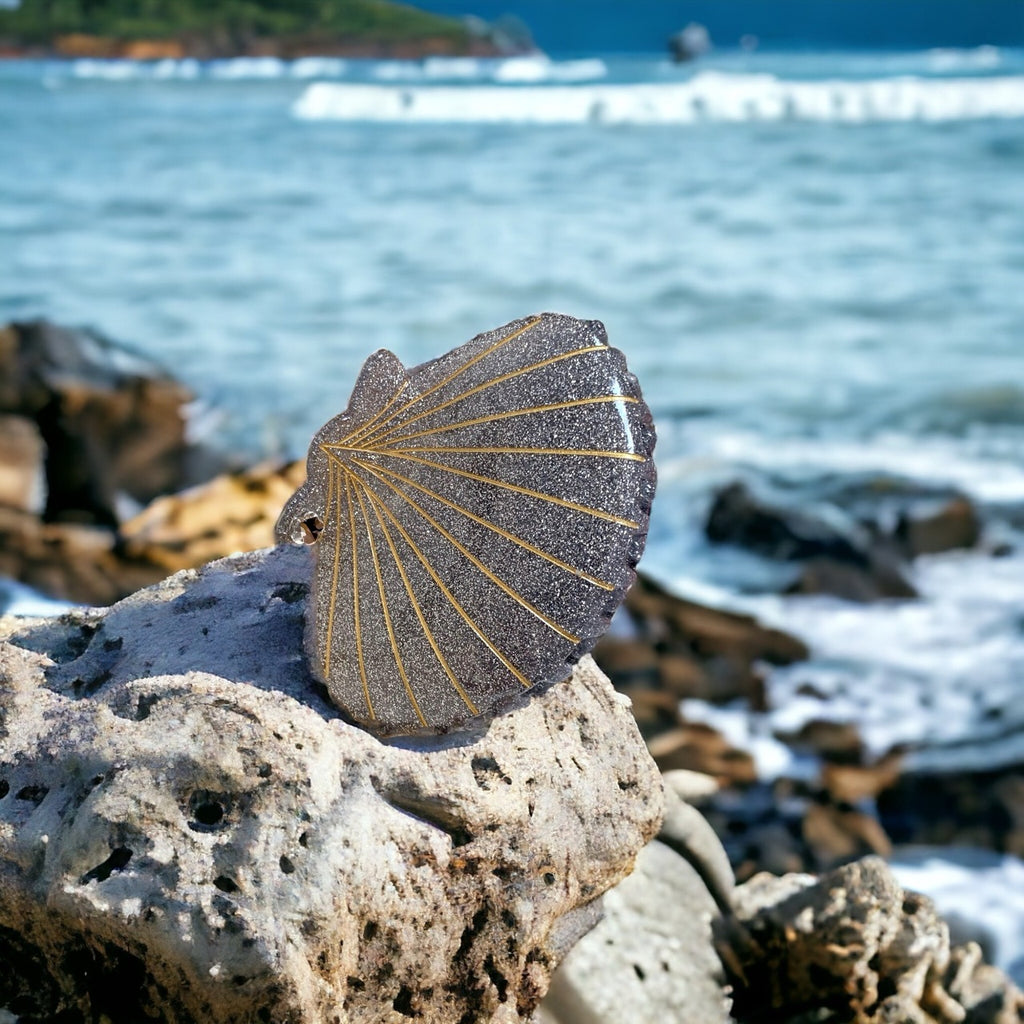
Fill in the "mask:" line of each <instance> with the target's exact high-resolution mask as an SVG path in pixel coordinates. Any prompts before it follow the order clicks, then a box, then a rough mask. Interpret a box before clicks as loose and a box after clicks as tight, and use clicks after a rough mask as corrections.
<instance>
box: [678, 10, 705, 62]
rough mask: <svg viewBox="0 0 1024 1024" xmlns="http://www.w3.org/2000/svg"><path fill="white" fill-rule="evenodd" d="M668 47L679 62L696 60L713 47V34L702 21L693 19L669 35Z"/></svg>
mask: <svg viewBox="0 0 1024 1024" xmlns="http://www.w3.org/2000/svg"><path fill="white" fill-rule="evenodd" d="M668 49H669V53H671V54H672V59H673V60H674V61H675V62H676V63H677V64H682V63H685V62H686V61H690V60H696V59H697V58H698V57H703V56H704V54H705V53H707V52H708V51H709V50H710V49H711V34H710V33H709V32H708V30H707V28H705V27H704V26H703V25H702V24H700V22H697V21H691V22H690V23H689V24H688V25H687V26H686V27H685V28H681V29H680V30H679V31H678V32H675V33H673V34H672V35H671V36H669V39H668Z"/></svg>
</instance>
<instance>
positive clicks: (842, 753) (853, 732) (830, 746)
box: [775, 718, 864, 764]
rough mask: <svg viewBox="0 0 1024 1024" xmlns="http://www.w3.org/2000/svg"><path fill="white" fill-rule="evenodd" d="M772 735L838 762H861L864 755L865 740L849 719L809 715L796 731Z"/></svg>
mask: <svg viewBox="0 0 1024 1024" xmlns="http://www.w3.org/2000/svg"><path fill="white" fill-rule="evenodd" d="M775 736H776V738H777V739H780V740H782V742H783V743H785V744H786V746H787V747H791V748H793V749H795V750H808V751H811V752H813V753H814V754H817V755H818V756H819V757H823V758H826V759H827V760H829V761H831V762H834V763H838V764H860V763H861V761H862V760H863V758H864V741H863V740H862V739H861V736H860V730H859V729H858V728H857V726H856V724H854V723H852V722H836V721H833V720H831V719H828V718H812V719H811V720H810V721H808V722H805V723H804V724H803V725H801V726H800V728H799V729H798V730H797V731H796V732H776V734H775Z"/></svg>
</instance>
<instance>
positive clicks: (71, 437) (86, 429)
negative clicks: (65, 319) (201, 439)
mask: <svg viewBox="0 0 1024 1024" xmlns="http://www.w3.org/2000/svg"><path fill="white" fill-rule="evenodd" d="M191 400H192V395H191V394H190V393H189V392H188V390H187V389H186V388H185V387H183V386H182V385H181V384H179V383H178V382H177V381H176V380H174V379H173V378H172V377H171V376H169V375H168V374H167V373H165V372H164V371H162V370H161V369H159V368H158V367H156V366H154V365H153V364H152V363H150V362H149V361H148V360H146V359H144V358H143V357H141V356H138V355H136V354H135V353H133V352H131V351H130V350H128V349H125V348H123V347H121V346H119V345H115V344H114V343H113V342H111V341H109V340H108V339H106V338H104V337H102V336H101V335H99V334H97V333H95V332H93V331H89V330H74V329H68V328H64V327H58V326H56V325H55V324H51V323H48V322H47V321H45V320H36V321H31V322H25V323H12V324H9V325H8V326H6V327H4V328H0V412H3V413H10V414H15V415H18V416H22V417H25V418H27V419H29V420H31V421H32V422H33V423H34V424H35V426H36V428H37V430H38V432H39V435H40V436H41V438H42V440H43V442H44V443H45V447H46V457H45V474H46V492H47V493H46V510H45V515H46V518H47V519H48V520H50V521H58V520H62V521H71V522H80V523H87V524H94V525H100V526H114V525H115V524H116V522H117V512H116V502H117V497H118V495H119V494H120V493H124V494H127V495H129V496H130V497H131V498H133V499H135V500H136V501H139V502H147V501H150V500H151V499H152V498H154V497H156V496H157V495H158V494H162V493H166V492H170V491H175V490H180V489H181V488H182V487H184V486H187V485H188V484H189V483H193V482H195V478H194V476H193V474H192V472H191V469H192V460H193V459H195V458H197V457H198V456H199V452H198V450H197V449H196V448H195V446H193V445H191V444H190V443H189V441H188V440H187V438H186V436H185V427H186V422H185V421H186V415H185V406H186V404H187V403H188V402H190V401H191Z"/></svg>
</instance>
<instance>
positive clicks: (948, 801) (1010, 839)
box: [878, 765, 1024, 857]
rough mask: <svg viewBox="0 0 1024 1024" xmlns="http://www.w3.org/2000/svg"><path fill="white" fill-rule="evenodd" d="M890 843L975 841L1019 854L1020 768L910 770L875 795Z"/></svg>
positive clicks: (1023, 797)
mask: <svg viewBox="0 0 1024 1024" xmlns="http://www.w3.org/2000/svg"><path fill="white" fill-rule="evenodd" d="M878 814H879V818H880V819H881V822H882V824H883V826H884V827H885V830H886V832H887V833H888V834H889V835H890V836H891V837H892V840H893V842H894V843H898V844H900V845H920V846H977V847H981V848H983V849H987V850H996V851H998V852H1000V853H1012V854H1015V855H1016V856H1018V857H1024V768H1022V767H1021V766H1019V765H1017V766H1013V767H1009V768H1006V769H1001V770H996V771H983V772H972V771H963V770H961V771H958V772H956V773H946V772H941V773H940V772H935V773H931V772H913V773H907V774H903V775H901V776H900V778H899V779H898V780H897V781H896V782H895V783H894V784H893V785H891V786H889V787H887V788H886V789H884V790H882V791H881V792H880V793H879V796H878Z"/></svg>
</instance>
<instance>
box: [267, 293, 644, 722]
mask: <svg viewBox="0 0 1024 1024" xmlns="http://www.w3.org/2000/svg"><path fill="white" fill-rule="evenodd" d="M654 441H655V436H654V425H653V423H652V420H651V414H650V411H649V410H648V408H647V406H646V405H645V404H644V401H643V398H642V396H641V394H640V388H639V386H638V384H637V380H636V378H635V377H634V376H633V375H632V374H631V373H629V372H628V370H627V369H626V363H625V359H624V357H623V355H622V353H621V352H619V351H617V350H616V349H614V348H610V347H609V346H608V342H607V337H606V334H605V330H604V326H603V325H602V324H601V323H599V322H598V321H594V320H592V321H583V320H576V319H574V318H572V317H569V316H562V315H558V314H552V313H544V314H541V315H540V316H534V317H529V318H525V319H522V320H515V321H513V322H512V323H510V324H506V325H505V326H504V327H500V328H498V329H497V330H495V331H490V332H488V333H487V334H481V335H478V336H477V337H476V338H474V339H473V340H472V341H470V342H467V343H466V344H465V345H462V346H461V347H459V348H457V349H454V350H453V351H451V352H449V353H448V354H447V355H444V356H441V358H440V359H435V360H433V361H431V362H429V363H424V364H423V365H422V366H417V367H414V368H413V369H411V370H406V369H405V368H404V367H403V366H402V364H401V363H400V362H399V361H398V359H397V358H396V357H395V356H394V355H393V354H392V353H391V352H388V351H386V350H381V351H379V352H376V353H374V354H373V355H372V356H370V358H369V359H368V360H367V361H366V363H365V365H364V366H363V369H362V371H361V372H360V375H359V379H358V381H357V382H356V386H355V389H354V391H353V393H352V398H351V400H350V402H349V406H348V408H347V409H346V410H345V412H343V413H342V414H341V415H340V416H336V417H335V418H334V419H332V420H331V421H330V422H329V423H327V424H326V425H325V426H324V427H323V428H321V430H319V431H318V432H317V434H316V435H315V436H314V438H313V441H312V443H311V445H310V448H309V456H308V461H307V469H308V479H307V482H306V483H305V484H304V485H303V486H302V487H301V488H299V490H298V491H297V492H296V493H295V494H294V495H293V496H292V497H291V498H290V499H289V501H288V503H287V504H286V505H285V508H284V510H283V511H282V513H281V516H280V518H279V520H278V523H277V537H278V541H279V542H282V543H284V542H291V543H302V542H306V543H310V542H314V541H315V544H316V548H315V553H316V559H315V569H314V574H313V585H312V592H311V600H310V603H309V608H308V611H307V618H306V649H307V653H308V656H309V659H310V663H311V667H312V670H313V672H314V674H315V675H316V676H317V677H318V678H319V679H321V680H322V681H323V682H324V683H326V685H327V687H328V690H329V691H330V694H331V698H332V700H333V701H334V702H335V704H337V705H338V707H339V708H341V709H342V710H343V711H345V712H346V713H347V714H349V715H350V716H351V717H352V718H354V719H355V720H356V721H358V722H360V723H361V724H362V725H364V726H366V727H367V728H369V729H372V730H373V731H374V732H377V733H379V734H381V735H393V734H402V733H416V732H446V731H448V730H451V729H453V728H455V727H457V726H459V725H460V724H462V723H465V722H466V721H467V720H469V719H472V718H476V717H477V716H480V715H494V714H496V713H498V712H500V711H501V710H503V709H504V708H505V707H507V706H508V705H510V704H511V703H514V702H515V701H516V699H517V698H518V697H519V696H520V695H521V694H522V693H523V692H524V691H525V690H528V689H530V688H531V687H534V686H538V685H543V684H549V683H554V682H558V681H559V680H562V679H564V678H565V677H566V676H567V675H569V673H570V672H571V669H572V665H573V664H574V663H575V662H576V661H577V660H578V659H579V658H580V657H581V656H582V655H583V654H585V653H587V652H588V651H589V650H591V649H592V648H593V646H594V644H595V643H596V642H597V640H598V639H599V638H600V636H601V635H602V633H604V631H605V629H606V628H607V626H608V623H609V621H610V619H611V616H612V613H613V612H614V611H615V608H616V607H617V606H618V604H619V602H620V601H621V600H622V598H623V597H624V596H625V593H626V591H627V590H628V588H629V586H630V584H631V583H632V582H633V580H634V579H635V572H634V569H635V567H636V563H637V561H638V560H639V558H640V555H641V554H642V552H643V548H644V542H645V540H646V538H647V524H648V518H649V515H650V509H651V501H652V499H653V497H654V488H655V480H656V475H655V470H654V464H653V462H652V459H651V456H652V453H653V450H654Z"/></svg>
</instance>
